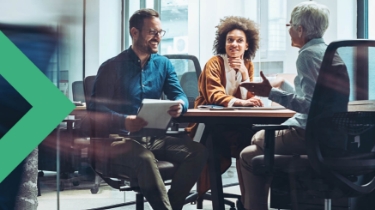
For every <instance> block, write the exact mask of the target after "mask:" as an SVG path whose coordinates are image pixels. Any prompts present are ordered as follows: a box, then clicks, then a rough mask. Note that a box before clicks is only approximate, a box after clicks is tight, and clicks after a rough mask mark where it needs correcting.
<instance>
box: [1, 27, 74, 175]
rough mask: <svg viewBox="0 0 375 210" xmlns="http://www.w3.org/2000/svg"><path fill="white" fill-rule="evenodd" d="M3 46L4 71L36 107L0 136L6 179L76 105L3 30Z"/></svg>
mask: <svg viewBox="0 0 375 210" xmlns="http://www.w3.org/2000/svg"><path fill="white" fill-rule="evenodd" d="M0 46H1V47H0V74H1V75H2V76H3V77H4V78H5V79H6V80H7V81H8V82H9V84H11V85H12V86H13V87H14V88H15V89H16V90H17V91H18V92H19V93H20V94H21V95H22V96H23V97H24V98H25V100H27V101H28V102H29V103H30V105H31V106H32V108H31V109H30V110H29V111H28V112H27V113H26V114H25V115H24V116H23V117H22V118H21V119H20V120H19V121H18V122H17V123H16V124H15V125H14V126H13V127H12V128H11V129H10V130H9V131H8V132H7V133H6V134H5V135H4V136H3V138H2V139H0V166H1V170H0V182H2V181H3V180H4V179H5V177H6V176H7V175H8V174H10V172H12V170H13V169H14V168H15V167H16V166H17V165H18V164H19V163H20V162H21V161H22V160H23V159H24V158H25V157H26V156H27V155H28V154H30V152H31V151H32V150H33V149H35V148H36V147H37V146H38V144H39V143H40V142H42V141H43V140H44V139H45V138H46V137H47V135H48V134H49V133H50V132H51V131H52V130H53V129H54V128H56V126H57V125H58V124H59V123H60V122H61V121H62V120H63V119H64V118H65V117H66V116H67V115H68V114H69V113H70V112H71V111H72V110H73V109H74V107H75V106H74V104H73V103H72V102H71V101H70V100H69V99H68V98H67V97H66V96H65V95H64V94H62V93H61V91H60V90H59V89H58V88H57V87H56V86H55V85H54V84H52V82H51V81H50V80H49V79H48V78H47V77H46V76H45V75H44V74H43V73H42V72H41V71H40V70H39V69H38V68H37V67H36V66H35V65H34V64H33V63H32V62H31V61H30V60H29V59H28V58H27V57H26V56H25V55H24V54H23V53H22V52H21V51H20V50H19V49H18V48H17V47H16V46H15V45H14V44H13V43H12V42H11V41H10V40H9V39H8V37H6V36H5V35H4V34H3V33H2V32H1V31H0ZM0 111H2V110H0Z"/></svg>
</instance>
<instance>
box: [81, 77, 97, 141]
mask: <svg viewBox="0 0 375 210" xmlns="http://www.w3.org/2000/svg"><path fill="white" fill-rule="evenodd" d="M95 78H96V76H95V75H93V76H87V77H86V78H85V79H84V80H83V90H84V96H85V101H86V109H87V115H88V117H89V118H88V120H89V125H90V137H93V136H94V126H95V125H94V123H93V122H92V120H91V118H92V117H91V115H90V111H89V106H90V102H91V94H92V90H93V88H94V82H95Z"/></svg>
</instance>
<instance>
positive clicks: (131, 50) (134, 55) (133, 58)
mask: <svg viewBox="0 0 375 210" xmlns="http://www.w3.org/2000/svg"><path fill="white" fill-rule="evenodd" d="M128 52H129V57H130V60H134V61H137V62H138V60H139V57H138V55H137V54H135V52H134V50H133V49H132V45H130V47H129V48H128ZM155 55H156V53H151V55H150V57H149V59H148V61H151V60H152V59H153V58H154V56H155Z"/></svg>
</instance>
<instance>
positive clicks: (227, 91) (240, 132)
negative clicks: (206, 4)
mask: <svg viewBox="0 0 375 210" xmlns="http://www.w3.org/2000/svg"><path fill="white" fill-rule="evenodd" d="M216 28H217V31H216V37H215V41H214V46H213V52H214V54H215V55H214V56H213V57H212V58H211V59H210V60H208V62H207V63H206V65H205V66H204V69H203V71H202V74H201V75H200V77H199V82H198V88H199V96H198V97H197V98H196V100H195V104H194V106H195V107H196V108H197V107H198V106H199V105H207V104H210V105H220V106H224V107H234V106H262V102H261V100H260V99H259V98H257V97H254V95H252V94H251V93H250V92H248V91H247V90H246V89H245V88H243V87H240V86H239V84H240V83H241V82H250V81H253V74H254V66H253V63H252V62H251V58H254V56H255V52H256V50H257V49H258V48H259V31H258V27H257V25H256V23H255V22H254V21H252V20H250V19H247V18H244V17H238V16H229V17H225V18H224V19H221V20H220V23H219V25H218V26H216ZM196 128H197V124H194V125H190V126H189V127H188V128H187V131H188V132H190V134H191V136H194V134H195V130H196ZM214 133H215V134H216V135H215V136H214V138H215V139H216V138H224V139H223V140H222V141H217V142H221V144H222V145H221V155H222V160H221V169H222V172H225V171H226V170H227V169H228V168H229V166H230V165H231V157H235V158H237V160H238V157H239V153H240V151H241V150H242V149H243V148H245V147H246V146H247V145H249V141H248V139H249V138H251V136H252V134H253V132H252V131H251V129H250V128H245V127H238V126H228V125H225V126H224V125H223V126H218V127H217V132H214ZM236 165H237V166H239V163H238V161H237V164H236ZM237 170H239V167H237ZM238 174H239V175H240V174H241V173H238ZM239 182H240V183H241V182H242V180H241V177H239ZM198 183H199V184H198V193H199V194H203V193H205V192H206V191H207V190H208V189H209V188H210V186H209V181H208V169H207V167H206V170H204V171H203V174H202V176H201V178H200V180H199V182H198ZM240 186H242V184H240Z"/></svg>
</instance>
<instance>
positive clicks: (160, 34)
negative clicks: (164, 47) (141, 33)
mask: <svg viewBox="0 0 375 210" xmlns="http://www.w3.org/2000/svg"><path fill="white" fill-rule="evenodd" d="M148 34H150V35H152V36H156V34H159V36H160V37H163V36H164V35H165V31H164V30H160V31H155V30H151V29H150V31H149V32H148Z"/></svg>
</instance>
